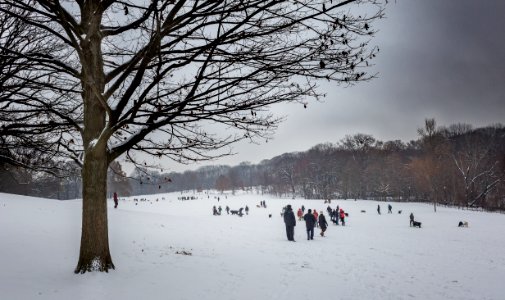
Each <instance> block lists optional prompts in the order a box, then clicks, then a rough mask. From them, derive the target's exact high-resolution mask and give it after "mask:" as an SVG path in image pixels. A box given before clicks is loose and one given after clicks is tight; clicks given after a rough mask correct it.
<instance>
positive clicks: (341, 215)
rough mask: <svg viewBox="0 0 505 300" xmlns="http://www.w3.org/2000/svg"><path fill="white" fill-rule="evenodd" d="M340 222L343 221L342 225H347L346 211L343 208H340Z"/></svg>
mask: <svg viewBox="0 0 505 300" xmlns="http://www.w3.org/2000/svg"><path fill="white" fill-rule="evenodd" d="M340 222H341V223H342V226H345V212H344V210H343V209H340Z"/></svg>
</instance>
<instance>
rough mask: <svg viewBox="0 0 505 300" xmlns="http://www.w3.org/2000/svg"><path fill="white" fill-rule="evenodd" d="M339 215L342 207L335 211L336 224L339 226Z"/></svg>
mask: <svg viewBox="0 0 505 300" xmlns="http://www.w3.org/2000/svg"><path fill="white" fill-rule="evenodd" d="M339 213H340V206H338V205H337V209H335V222H336V225H338V219H339Z"/></svg>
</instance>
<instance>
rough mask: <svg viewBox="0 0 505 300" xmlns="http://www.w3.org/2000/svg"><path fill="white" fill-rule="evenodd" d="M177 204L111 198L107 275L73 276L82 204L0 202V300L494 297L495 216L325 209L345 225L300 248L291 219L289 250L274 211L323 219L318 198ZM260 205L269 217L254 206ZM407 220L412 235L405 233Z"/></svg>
mask: <svg viewBox="0 0 505 300" xmlns="http://www.w3.org/2000/svg"><path fill="white" fill-rule="evenodd" d="M180 196H193V194H184V195H181V194H180V193H173V194H166V195H155V196H144V197H139V196H137V197H131V198H126V199H122V200H120V203H119V207H118V209H114V208H113V203H112V201H110V203H109V232H110V234H109V237H110V248H111V254H112V259H113V261H114V263H115V265H116V270H115V271H112V272H110V273H109V274H100V273H86V274H84V275H74V274H73V268H74V267H75V265H76V263H77V258H78V252H79V242H80V226H81V219H80V218H81V201H80V200H73V201H55V200H47V199H40V198H30V197H23V196H17V195H9V194H0V243H1V244H0V266H1V268H0V299H56V300H59V299H61V300H66V299H121V300H125V299H145V300H149V299H175V300H180V299H206V300H217V299H219V300H224V299H230V300H232V299H234V300H235V299H246V300H248V299H251V300H257V299H308V298H309V297H310V298H312V299H423V300H424V299H504V294H503V292H504V291H505V290H504V287H503V278H505V255H504V252H503V251H504V249H505V234H504V232H505V215H502V214H495V213H483V212H472V211H462V210H457V209H452V208H442V207H439V208H438V211H437V213H434V212H433V208H432V206H430V205H426V204H418V203H408V204H405V203H391V204H392V205H393V211H394V213H393V214H387V203H383V202H382V203H380V205H381V207H382V215H378V214H377V212H376V207H377V204H378V203H377V202H374V201H363V200H358V201H351V200H334V201H332V203H331V206H332V207H333V208H335V207H336V205H337V204H338V205H340V207H341V208H343V209H344V210H345V211H346V212H348V213H349V217H348V219H347V226H345V227H342V226H336V225H333V224H330V226H329V228H328V230H327V232H326V235H327V236H326V237H320V236H319V230H318V229H316V235H315V238H314V241H307V239H306V235H305V224H304V223H303V222H298V223H297V226H296V228H295V240H296V241H297V242H296V243H292V242H288V241H287V240H286V235H285V227H284V224H283V220H282V218H281V217H280V211H281V208H282V207H283V206H284V205H286V204H291V205H292V206H293V207H294V208H295V210H296V209H297V208H298V207H300V206H301V205H302V204H303V205H305V207H306V208H312V209H314V208H315V209H317V210H318V211H320V210H323V211H324V213H325V215H327V213H326V206H327V204H324V203H323V201H322V200H291V199H276V198H272V197H270V196H261V195H257V194H241V195H237V196H232V195H230V194H228V195H227V196H226V197H225V196H224V195H220V194H217V193H214V194H212V193H211V194H210V195H207V194H205V193H200V194H195V195H194V196H197V197H198V199H197V200H189V201H179V200H177V198H178V197H180ZM217 196H219V197H220V201H219V202H218V201H217V199H216V197H217ZM134 198H137V199H140V198H146V199H147V201H138V202H137V201H134V200H133V199H134ZM156 199H157V200H158V201H156ZM163 199H164V200H163ZM261 200H265V201H266V204H267V208H258V207H256V205H257V204H259V202H260V201H261ZM246 204H247V205H248V206H249V208H250V212H249V215H247V216H243V217H242V218H240V217H237V216H232V215H226V212H225V211H224V210H223V215H221V216H213V215H212V206H213V205H221V206H222V207H223V209H224V208H225V206H226V205H228V206H230V208H232V209H238V208H240V207H244V206H245V205H246ZM361 210H366V213H362V212H361ZM398 210H402V211H403V213H402V214H398V213H397V211H398ZM410 212H413V213H414V215H415V216H416V220H419V221H421V222H422V224H423V225H422V228H421V229H418V228H411V227H409V214H410ZM269 214H272V218H269V217H268V215H269ZM327 219H328V221H329V217H328V216H327ZM460 220H464V221H468V222H469V227H468V228H458V227H457V224H458V222H459V221H460ZM187 254H190V255H187Z"/></svg>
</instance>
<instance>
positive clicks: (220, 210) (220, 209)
mask: <svg viewBox="0 0 505 300" xmlns="http://www.w3.org/2000/svg"><path fill="white" fill-rule="evenodd" d="M217 210H218V211H219V214H220V215H221V212H222V211H223V209H222V208H221V205H219V208H218V209H217Z"/></svg>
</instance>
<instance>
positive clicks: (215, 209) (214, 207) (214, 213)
mask: <svg viewBox="0 0 505 300" xmlns="http://www.w3.org/2000/svg"><path fill="white" fill-rule="evenodd" d="M212 214H213V215H214V216H217V215H218V213H217V208H216V206H215V205H214V206H213V207H212Z"/></svg>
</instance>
